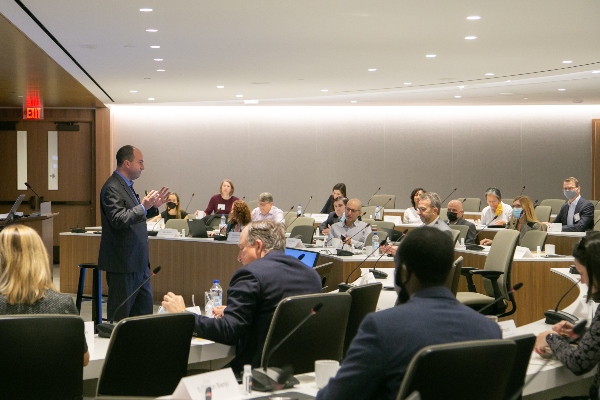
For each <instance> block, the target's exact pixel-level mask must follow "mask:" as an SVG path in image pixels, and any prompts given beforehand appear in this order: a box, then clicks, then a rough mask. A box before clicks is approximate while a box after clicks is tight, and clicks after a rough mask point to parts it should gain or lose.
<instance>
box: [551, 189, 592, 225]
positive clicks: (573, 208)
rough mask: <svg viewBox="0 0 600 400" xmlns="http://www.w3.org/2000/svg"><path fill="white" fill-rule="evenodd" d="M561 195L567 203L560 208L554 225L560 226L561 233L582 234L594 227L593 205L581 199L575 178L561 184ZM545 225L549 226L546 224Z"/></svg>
mask: <svg viewBox="0 0 600 400" xmlns="http://www.w3.org/2000/svg"><path fill="white" fill-rule="evenodd" d="M563 193H564V194H565V197H566V198H567V200H569V201H567V202H566V203H565V204H564V205H563V206H562V207H561V208H560V211H559V212H558V214H557V215H556V218H555V219H554V222H555V223H560V224H562V231H563V232H584V231H587V230H590V229H593V227H594V205H593V204H592V203H591V202H589V201H588V200H586V199H584V198H583V197H581V188H580V187H579V181H578V180H577V179H576V178H573V177H570V178H567V179H565V180H564V182H563ZM546 225H549V224H548V223H547V222H546Z"/></svg>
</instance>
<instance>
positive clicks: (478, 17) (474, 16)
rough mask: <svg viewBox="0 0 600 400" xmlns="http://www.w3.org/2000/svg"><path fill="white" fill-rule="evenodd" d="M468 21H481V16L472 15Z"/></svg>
mask: <svg viewBox="0 0 600 400" xmlns="http://www.w3.org/2000/svg"><path fill="white" fill-rule="evenodd" d="M467 19H470V20H477V19H481V17H480V16H478V15H471V16H470V17H467Z"/></svg>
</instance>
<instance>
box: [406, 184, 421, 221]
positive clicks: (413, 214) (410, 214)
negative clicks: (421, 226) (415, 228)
mask: <svg viewBox="0 0 600 400" xmlns="http://www.w3.org/2000/svg"><path fill="white" fill-rule="evenodd" d="M423 193H425V189H423V188H416V189H415V190H413V191H412V192H411V193H410V203H411V204H412V207H409V208H407V209H406V210H404V216H403V217H402V222H404V223H405V224H418V223H421V218H419V213H418V212H417V207H418V205H419V197H421V195H422V194H423Z"/></svg>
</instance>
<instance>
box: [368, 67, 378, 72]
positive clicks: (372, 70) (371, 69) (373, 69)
mask: <svg viewBox="0 0 600 400" xmlns="http://www.w3.org/2000/svg"><path fill="white" fill-rule="evenodd" d="M375 71H377V68H369V72H375Z"/></svg>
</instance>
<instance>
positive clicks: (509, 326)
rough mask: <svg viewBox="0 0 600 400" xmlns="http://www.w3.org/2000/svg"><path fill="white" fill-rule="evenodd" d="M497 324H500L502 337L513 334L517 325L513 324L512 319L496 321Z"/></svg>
mask: <svg viewBox="0 0 600 400" xmlns="http://www.w3.org/2000/svg"><path fill="white" fill-rule="evenodd" d="M498 325H499V326H500V330H501V331H502V337H503V338H507V337H511V336H515V335H516V334H517V326H516V325H515V320H514V319H509V320H508V321H501V322H498Z"/></svg>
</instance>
